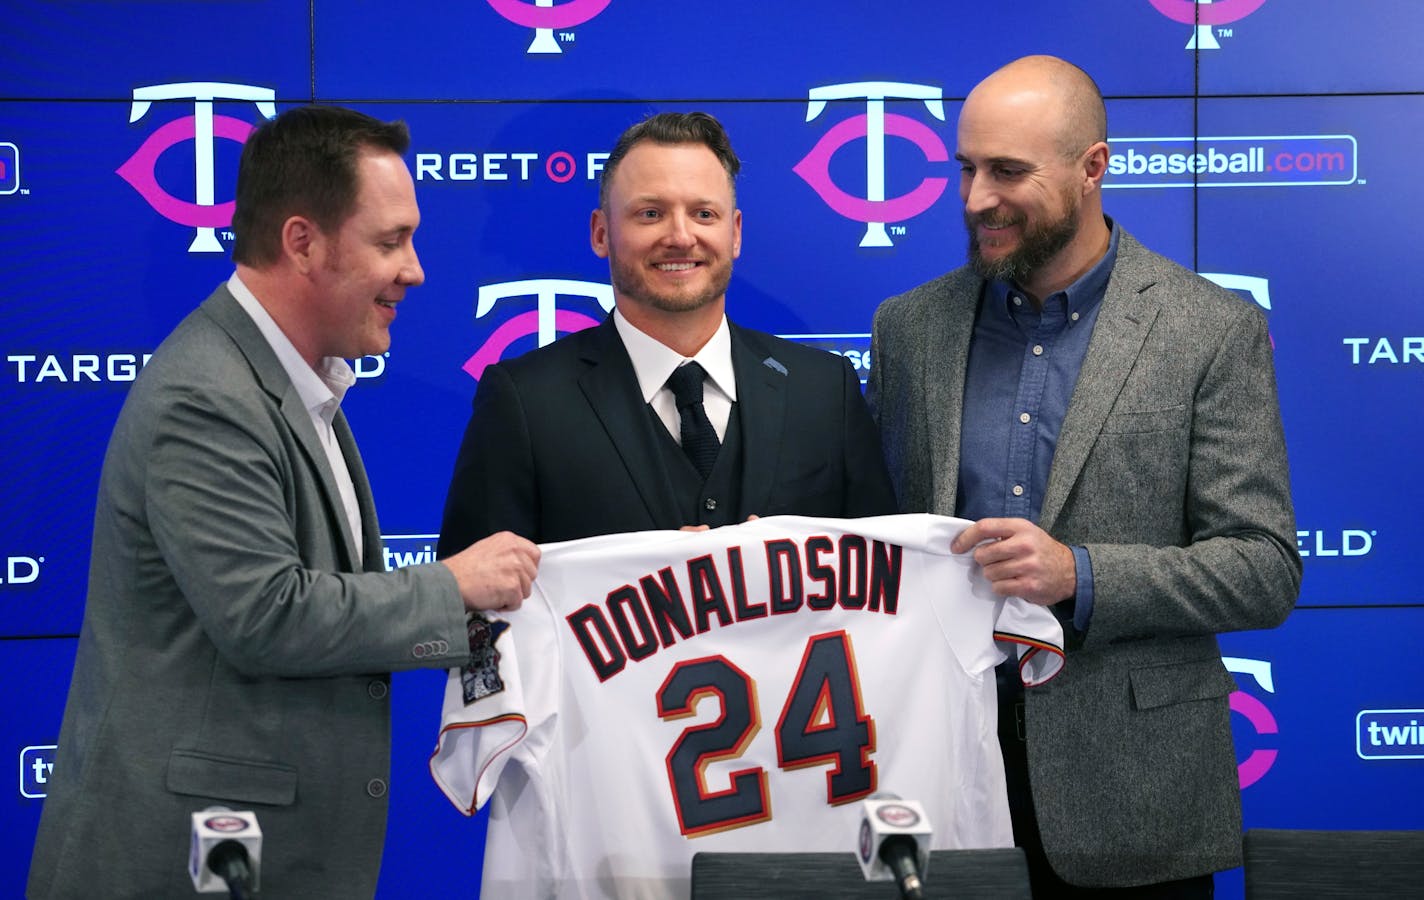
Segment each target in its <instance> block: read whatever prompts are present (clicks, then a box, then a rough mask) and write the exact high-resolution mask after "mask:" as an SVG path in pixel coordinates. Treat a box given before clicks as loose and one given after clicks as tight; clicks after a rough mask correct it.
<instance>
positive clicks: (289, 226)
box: [282, 216, 323, 275]
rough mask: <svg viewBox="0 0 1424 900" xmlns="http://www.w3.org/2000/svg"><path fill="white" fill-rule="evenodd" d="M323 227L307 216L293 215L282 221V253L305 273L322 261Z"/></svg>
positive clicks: (299, 270)
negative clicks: (320, 257) (319, 257)
mask: <svg viewBox="0 0 1424 900" xmlns="http://www.w3.org/2000/svg"><path fill="white" fill-rule="evenodd" d="M322 237H323V236H322V233H321V229H320V228H318V227H317V226H316V223H315V222H313V221H312V220H311V219H308V218H307V217H306V216H291V217H289V218H288V219H287V221H285V222H283V223H282V255H283V256H284V257H286V258H287V260H288V261H289V262H290V263H291V264H292V266H293V267H294V268H295V269H296V270H297V271H298V272H301V273H302V274H303V275H305V274H307V273H309V272H311V271H312V270H313V269H315V268H316V266H317V265H318V264H319V263H320V262H321V260H320V259H318V258H317V257H318V256H319V255H320V254H321V252H322V250H323V248H322Z"/></svg>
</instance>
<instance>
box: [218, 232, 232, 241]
mask: <svg viewBox="0 0 1424 900" xmlns="http://www.w3.org/2000/svg"><path fill="white" fill-rule="evenodd" d="M219 234H221V235H222V239H223V240H225V241H230V240H232V239H233V235H232V232H231V231H222V232H219Z"/></svg>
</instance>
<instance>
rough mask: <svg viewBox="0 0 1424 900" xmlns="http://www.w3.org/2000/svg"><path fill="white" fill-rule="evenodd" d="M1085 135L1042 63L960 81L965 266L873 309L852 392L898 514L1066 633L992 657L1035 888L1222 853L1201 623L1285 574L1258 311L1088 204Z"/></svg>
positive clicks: (1199, 876)
mask: <svg viewBox="0 0 1424 900" xmlns="http://www.w3.org/2000/svg"><path fill="white" fill-rule="evenodd" d="M1106 135H1107V123H1106V113H1105V111H1104V106H1103V101H1102V97H1101V95H1100V94H1099V92H1098V89H1097V87H1096V85H1094V84H1093V82H1092V79H1091V78H1089V77H1088V76H1087V74H1086V73H1084V72H1083V71H1082V70H1080V69H1078V68H1076V67H1074V66H1072V65H1070V64H1068V63H1066V62H1064V61H1062V60H1058V59H1054V58H1051V57H1027V58H1024V59H1020V60H1017V61H1015V62H1013V63H1010V64H1009V65H1007V66H1005V67H1004V68H1002V69H1000V70H999V71H997V72H995V73H994V74H992V75H990V76H989V77H988V78H987V79H985V80H984V81H983V82H982V83H980V84H979V85H978V86H977V87H975V89H974V90H973V91H972V92H971V93H970V95H969V97H968V98H967V99H966V100H965V103H964V106H963V109H962V111H961V113H960V118H959V129H958V152H957V153H956V158H957V159H958V160H959V161H960V165H961V167H962V174H961V177H960V196H961V198H962V199H963V201H964V218H965V223H966V225H967V227H968V229H969V234H970V260H971V263H970V265H969V266H966V267H964V268H961V269H957V270H955V271H953V272H951V273H949V274H948V275H945V276H942V277H940V278H937V279H935V280H933V281H931V282H929V283H927V284H924V285H921V286H919V287H917V288H915V289H913V290H911V291H909V292H907V293H905V294H903V295H900V296H898V297H893V298H891V299H890V300H887V301H886V302H885V303H884V304H883V305H882V306H881V307H880V309H879V310H878V311H877V313H876V316H875V327H874V338H873V349H872V353H871V357H872V368H871V376H870V393H871V404H872V408H873V409H874V411H875V414H876V416H877V419H878V422H879V426H880V431H881V437H882V441H883V443H884V447H885V453H886V458H887V463H888V465H889V467H890V471H891V478H892V479H893V480H894V482H895V485H896V488H897V491H898V495H899V499H900V505H901V508H902V510H904V511H930V512H936V513H945V514H954V515H960V516H963V517H964V518H967V519H971V520H974V524H973V525H972V526H970V527H969V528H968V529H966V530H965V531H964V532H963V533H962V534H961V535H960V536H959V537H958V538H957V539H956V540H955V542H954V544H953V547H952V549H953V550H954V551H955V552H972V553H973V554H974V559H975V560H976V562H978V563H979V564H980V565H982V566H983V569H984V574H985V575H986V576H987V577H988V578H989V579H990V581H991V582H992V583H993V585H994V589H995V590H996V591H997V592H998V593H1000V594H1006V595H1018V596H1022V597H1024V598H1026V599H1028V600H1030V601H1032V602H1034V603H1039V604H1043V605H1046V606H1050V607H1051V608H1052V609H1053V611H1054V612H1055V614H1056V615H1057V616H1058V617H1059V618H1060V619H1061V620H1062V621H1063V623H1064V626H1065V632H1066V633H1067V634H1068V635H1069V655H1068V660H1067V664H1066V665H1065V667H1064V671H1063V674H1062V675H1060V676H1059V677H1058V678H1057V679H1056V680H1055V681H1053V682H1052V683H1051V684H1049V685H1047V686H1045V687H1042V688H1037V689H1034V690H1030V691H1028V692H1027V696H1024V695H1023V694H1022V693H1018V694H1014V693H1012V691H1011V690H1010V689H1008V688H1006V687H1005V686H1004V685H1005V681H1006V680H1005V679H1003V678H1001V679H1000V684H1001V687H1000V693H1001V710H1000V743H1001V746H1002V747H1003V750H1004V756H1005V764H1006V768H1007V770H1008V775H1009V785H1010V801H1011V808H1012V811H1013V814H1014V833H1015V838H1016V841H1017V843H1019V844H1020V845H1021V846H1023V847H1024V848H1025V850H1026V851H1027V853H1028V856H1029V859H1030V872H1031V875H1032V878H1033V885H1034V896H1035V897H1040V898H1041V897H1060V896H1072V897H1077V896H1095V897H1096V896H1112V897H1118V896H1122V897H1208V896H1210V895H1211V891H1212V876H1211V873H1212V872H1214V871H1217V870H1220V869H1225V868H1229V867H1232V866H1236V865H1239V864H1240V862H1241V856H1240V845H1241V811H1240V793H1239V790H1238V787H1237V774H1236V759H1235V754H1234V750H1233V747H1232V741H1231V728H1230V723H1229V717H1230V713H1229V710H1228V706H1227V695H1228V694H1229V693H1230V692H1231V691H1232V690H1234V683H1233V680H1232V678H1231V676H1230V675H1229V674H1228V673H1227V672H1226V670H1225V668H1224V667H1223V666H1222V663H1221V659H1220V650H1219V648H1218V646H1217V640H1216V635H1217V633H1219V632H1223V631H1231V630H1237V629H1249V628H1270V627H1273V626H1275V625H1278V624H1279V623H1280V622H1281V621H1282V620H1284V619H1285V617H1286V615H1287V614H1288V613H1289V612H1290V610H1291V608H1292V606H1293V605H1294V602H1295V597H1296V594H1297V592H1298V589H1299V585H1300V572H1301V568H1300V559H1299V556H1298V554H1297V553H1296V549H1295V534H1294V532H1295V523H1294V513H1293V510H1292V506H1291V499H1290V485H1289V480H1288V468H1287V464H1286V452H1285V443H1284V438H1283V435H1282V431H1281V422H1280V414H1279V409H1278V405H1277V400H1276V390H1275V376H1274V371H1273V364H1272V359H1271V347H1270V340H1269V337H1268V335H1267V332H1266V323H1265V320H1264V316H1263V315H1262V314H1261V312H1260V311H1259V310H1257V309H1256V308H1254V307H1252V306H1250V305H1249V304H1247V303H1245V302H1244V301H1242V300H1240V299H1239V298H1237V297H1236V296H1235V295H1233V294H1231V293H1229V292H1227V291H1225V290H1222V289H1220V288H1218V287H1216V286H1215V285H1213V284H1211V283H1210V282H1208V281H1206V280H1204V279H1202V278H1200V277H1198V276H1196V275H1194V274H1193V273H1191V272H1189V271H1187V270H1185V269H1183V268H1182V267H1180V266H1178V265H1176V264H1174V263H1172V262H1170V261H1168V260H1167V259H1164V258H1163V257H1161V256H1158V255H1157V254H1154V253H1152V252H1150V251H1148V250H1147V249H1145V248H1144V247H1142V245H1140V244H1139V243H1137V241H1135V240H1133V238H1132V236H1131V235H1130V234H1128V233H1127V232H1126V231H1125V230H1123V229H1122V228H1121V227H1120V226H1119V225H1117V224H1116V223H1114V222H1113V221H1111V220H1110V219H1107V218H1106V217H1105V216H1104V215H1103V210H1102V199H1101V186H1102V179H1103V176H1104V174H1105V172H1106V171H1107V163H1108V153H1109V148H1108V144H1107V143H1106ZM1012 682H1013V683H1015V684H1016V683H1017V679H1013V680H1012ZM1104 888H1107V889H1116V890H1109V891H1106V892H1100V891H1099V890H1098V889H1104Z"/></svg>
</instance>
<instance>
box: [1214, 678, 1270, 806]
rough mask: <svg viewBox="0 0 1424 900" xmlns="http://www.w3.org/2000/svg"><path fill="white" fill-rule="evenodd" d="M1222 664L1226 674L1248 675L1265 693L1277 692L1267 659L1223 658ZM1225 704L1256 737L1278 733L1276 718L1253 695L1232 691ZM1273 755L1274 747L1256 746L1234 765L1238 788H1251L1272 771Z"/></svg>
mask: <svg viewBox="0 0 1424 900" xmlns="http://www.w3.org/2000/svg"><path fill="white" fill-rule="evenodd" d="M1221 661H1222V663H1224V664H1225V665H1226V670H1227V671H1228V672H1235V673H1236V674H1238V675H1248V676H1250V677H1251V680H1253V681H1254V682H1256V686H1257V687H1259V688H1260V689H1261V690H1263V691H1265V692H1266V693H1268V694H1274V693H1275V692H1276V684H1275V680H1274V679H1273V678H1272V677H1271V661H1270V660H1267V659H1244V658H1242V657H1237V656H1223V657H1222V658H1221ZM1227 702H1228V703H1229V704H1230V706H1231V711H1232V712H1234V713H1237V714H1239V715H1241V716H1242V717H1244V718H1245V719H1246V722H1247V723H1248V724H1249V725H1250V726H1251V728H1252V730H1254V731H1255V732H1256V734H1257V735H1258V736H1260V735H1274V734H1277V733H1278V731H1279V729H1278V728H1277V727H1276V717H1275V716H1274V715H1272V714H1271V711H1270V710H1269V709H1267V708H1266V704H1264V703H1262V702H1261V701H1260V700H1258V699H1257V698H1256V696H1255V695H1254V694H1248V693H1246V692H1245V691H1242V690H1236V691H1232V693H1231V696H1230V697H1228V698H1227ZM1276 753H1277V751H1276V750H1275V748H1273V747H1257V748H1256V749H1254V750H1252V751H1251V754H1250V755H1249V756H1247V757H1246V758H1245V759H1244V760H1242V761H1241V762H1240V763H1239V764H1237V766H1236V772H1237V778H1238V779H1239V780H1240V782H1241V787H1242V788H1248V787H1250V786H1251V785H1253V784H1255V783H1256V782H1258V781H1260V780H1261V779H1262V778H1263V777H1264V776H1265V774H1266V773H1267V772H1269V771H1271V766H1273V765H1275V763H1276Z"/></svg>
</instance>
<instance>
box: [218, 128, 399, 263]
mask: <svg viewBox="0 0 1424 900" xmlns="http://www.w3.org/2000/svg"><path fill="white" fill-rule="evenodd" d="M409 146H410V130H409V129H408V128H406V125H405V123H404V122H401V121H396V122H382V121H381V120H380V119H374V118H372V117H371V116H368V115H366V114H365V113H359V112H356V111H355V110H353V109H344V108H342V107H339V106H301V107H297V108H295V109H289V110H287V111H285V112H283V113H282V114H281V115H279V116H277V117H276V118H275V119H272V120H270V121H267V122H263V123H262V124H261V125H259V126H257V129H256V130H255V131H253V132H252V134H251V135H250V136H249V137H248V138H247V143H246V144H244V145H243V148H242V157H241V159H240V160H239V162H238V165H237V201H236V207H235V209H234V210H233V214H232V232H233V236H234V240H233V245H232V259H233V261H234V262H237V263H242V264H244V265H248V266H263V265H271V264H272V263H274V262H276V261H277V259H278V258H279V257H280V256H281V254H282V233H281V232H282V223H283V222H285V221H286V220H287V219H288V218H290V217H291V216H294V215H301V216H306V217H307V218H309V219H311V220H312V221H313V222H315V223H316V224H317V226H318V227H319V228H321V229H322V230H323V231H327V232H330V231H334V230H335V229H337V228H339V227H341V224H342V223H343V222H345V221H346V219H347V217H349V216H350V215H351V212H352V209H353V207H354V206H355V205H356V191H357V183H356V161H357V158H358V157H359V156H360V154H361V153H362V152H363V151H367V150H376V151H386V150H389V151H390V152H392V153H395V154H397V155H402V154H404V153H405V151H406V149H407V148H408V147H409Z"/></svg>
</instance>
